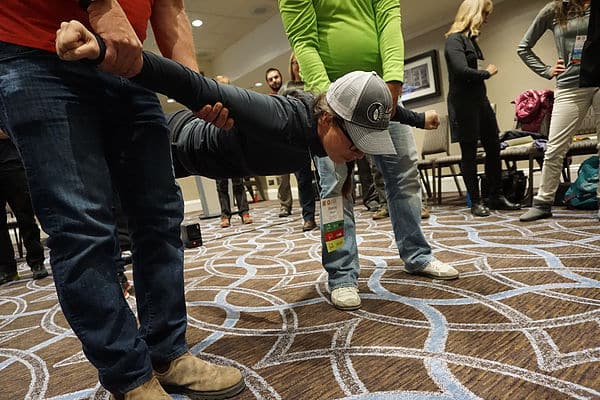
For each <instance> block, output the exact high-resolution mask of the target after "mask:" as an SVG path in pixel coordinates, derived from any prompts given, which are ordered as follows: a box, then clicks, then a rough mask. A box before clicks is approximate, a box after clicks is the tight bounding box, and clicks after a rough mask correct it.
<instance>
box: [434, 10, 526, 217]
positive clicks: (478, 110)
mask: <svg viewBox="0 0 600 400" xmlns="http://www.w3.org/2000/svg"><path fill="white" fill-rule="evenodd" d="M492 9H493V4H492V1H491V0H464V1H463V2H462V4H461V5H460V7H459V8H458V12H457V13H456V17H455V19H454V23H453V24H452V26H451V27H450V30H449V31H448V32H447V33H446V47H445V51H444V55H445V57H446V63H447V65H448V80H449V81H450V88H449V91H448V117H449V121H450V130H451V135H452V140H453V141H458V142H459V143H460V149H461V153H462V160H461V165H460V167H461V171H462V175H463V179H464V181H465V185H466V186H467V191H468V192H469V195H470V197H471V201H472V207H471V213H472V214H473V215H475V216H478V217H486V216H488V215H490V208H491V209H497V210H517V209H519V208H520V205H518V204H514V203H511V202H510V201H508V200H507V199H506V197H504V195H503V193H502V185H501V166H500V142H499V138H498V123H497V122H496V116H495V115H494V111H493V110H492V107H491V106H490V102H489V100H488V98H487V94H486V88H485V83H484V81H485V80H486V79H489V78H491V77H492V76H494V75H495V74H496V73H497V72H498V69H497V68H496V66H495V65H492V64H490V65H488V66H487V67H486V68H485V69H479V68H478V65H477V64H478V60H483V54H482V52H481V49H480V48H479V46H478V44H477V37H478V35H479V28H480V27H481V26H482V25H483V24H485V23H486V22H487V18H488V15H489V14H490V13H491V12H492ZM478 141H481V144H482V145H483V148H484V150H485V154H486V156H485V174H486V176H487V178H488V182H489V199H488V202H487V206H486V205H485V204H484V203H483V201H482V199H481V193H480V191H479V183H478V180H477V160H476V157H477V145H478ZM488 207H489V208H488Z"/></svg>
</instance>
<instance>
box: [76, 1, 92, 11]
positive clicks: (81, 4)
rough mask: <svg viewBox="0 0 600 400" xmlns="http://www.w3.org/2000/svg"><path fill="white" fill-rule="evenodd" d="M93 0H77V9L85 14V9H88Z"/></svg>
mask: <svg viewBox="0 0 600 400" xmlns="http://www.w3.org/2000/svg"><path fill="white" fill-rule="evenodd" d="M93 2H94V0H77V3H78V4H79V7H81V8H82V9H83V11H85V12H87V9H88V8H89V7H90V4H92V3H93Z"/></svg>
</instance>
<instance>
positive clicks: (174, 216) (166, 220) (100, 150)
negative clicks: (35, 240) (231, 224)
mask: <svg viewBox="0 0 600 400" xmlns="http://www.w3.org/2000/svg"><path fill="white" fill-rule="evenodd" d="M150 16H151V21H152V27H153V30H154V33H155V37H156V41H157V43H158V46H159V48H160V49H161V52H162V53H163V54H165V55H167V56H169V57H171V58H173V59H176V60H179V61H180V62H182V63H184V64H186V65H189V66H190V67H191V68H192V69H194V70H197V68H198V67H197V65H196V59H195V55H194V46H193V40H192V35H191V27H190V23H189V21H188V18H187V16H186V14H185V11H184V9H183V1H181V0H154V1H150V0H140V1H136V2H123V8H122V7H121V5H120V3H119V2H118V1H116V0H95V1H91V0H87V1H86V0H80V1H79V2H76V1H61V2H47V3H40V2H37V1H33V0H4V1H3V2H2V7H0V127H2V129H4V130H5V131H6V132H7V134H8V135H9V136H10V137H11V139H12V140H13V142H14V143H15V145H16V146H17V148H18V149H19V152H20V154H21V156H22V161H23V164H24V166H25V170H26V173H27V178H28V181H29V187H30V193H31V198H32V201H33V206H34V210H35V212H36V215H37V217H38V219H39V220H40V222H41V225H42V228H43V229H44V231H45V232H47V233H48V235H49V238H48V241H47V244H48V247H49V248H50V264H51V265H52V271H53V276H54V282H55V286H56V291H57V295H58V299H59V302H60V305H61V308H62V311H63V313H64V315H65V318H66V319H67V321H68V323H69V325H70V326H71V328H72V329H73V332H74V333H75V334H76V335H77V337H78V338H79V340H80V341H81V343H82V347H83V351H84V353H85V355H86V357H87V358H88V360H89V361H90V362H91V363H92V364H93V365H94V367H96V369H97V370H98V374H99V379H100V383H101V384H102V385H103V386H104V387H105V388H106V389H107V390H108V391H110V392H111V393H112V394H113V396H114V397H115V398H118V399H123V398H125V399H170V397H169V395H168V394H167V393H166V392H165V390H164V389H163V387H161V385H164V387H165V388H168V390H169V391H171V392H174V393H185V394H186V395H188V396H190V397H196V398H197V397H204V398H211V397H217V396H220V397H227V396H233V395H235V394H236V393H238V392H240V391H241V390H242V389H243V388H244V381H243V378H242V375H241V373H240V372H239V371H238V370H237V369H235V368H232V367H224V366H216V365H212V364H209V363H206V362H204V361H202V360H200V359H199V358H197V357H195V356H193V355H191V354H190V353H189V352H188V346H187V342H186V338H185V333H186V326H187V316H186V303H185V298H184V284H183V245H182V242H181V238H180V223H181V221H182V219H183V201H182V197H181V191H180V189H179V187H178V185H177V183H176V182H175V179H174V176H173V165H172V160H171V154H170V140H169V129H168V127H167V125H166V121H165V117H164V114H163V112H162V109H161V106H160V102H159V100H158V98H157V97H156V95H155V94H153V93H151V92H149V91H148V90H146V89H143V88H141V87H140V86H138V85H135V84H133V83H130V82H129V81H127V80H124V79H123V78H121V77H119V76H115V75H112V74H109V73H107V71H108V72H114V73H119V74H122V75H125V76H130V75H131V74H133V73H134V71H136V70H138V69H139V68H140V67H141V65H142V58H141V52H142V40H143V39H144V38H145V36H146V28H147V25H148V19H149V18H150ZM74 18H78V19H81V20H83V21H85V22H86V24H88V26H90V27H91V28H92V29H93V30H94V31H95V32H97V33H98V34H101V35H103V36H104V38H105V39H106V47H105V49H106V52H105V53H104V55H105V57H104V60H103V62H102V63H101V64H100V65H99V68H97V67H96V66H95V65H93V63H83V62H76V63H72V62H65V61H61V60H60V59H59V58H58V57H57V55H56V53H55V51H56V50H55V43H54V42H55V37H56V29H57V28H58V27H59V26H60V25H61V21H65V20H71V19H74ZM113 184H114V185H115V187H116V188H117V191H118V193H119V195H120V199H121V204H122V206H123V211H124V213H125V215H126V216H127V218H128V226H129V230H130V233H131V240H132V243H133V245H132V248H133V264H134V282H135V287H136V298H137V308H138V316H139V326H138V321H137V320H136V318H135V316H134V314H133V313H132V312H131V310H130V308H129V305H128V304H127V302H126V300H125V298H124V297H123V296H122V295H121V290H122V289H121V286H120V284H119V282H118V280H117V274H116V265H115V260H116V259H117V256H118V255H117V253H116V252H117V251H118V245H117V238H116V229H115V217H114V213H113V212H112V205H113V201H112V185H113Z"/></svg>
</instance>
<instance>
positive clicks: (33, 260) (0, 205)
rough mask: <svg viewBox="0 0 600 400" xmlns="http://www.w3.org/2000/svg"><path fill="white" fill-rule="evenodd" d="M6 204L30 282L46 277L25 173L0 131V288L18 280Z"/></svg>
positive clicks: (42, 247) (15, 150) (5, 137)
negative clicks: (17, 236) (17, 227)
mask: <svg viewBox="0 0 600 400" xmlns="http://www.w3.org/2000/svg"><path fill="white" fill-rule="evenodd" d="M7 203H8V205H9V206H10V209H11V210H12V212H13V213H14V214H15V218H16V219H17V225H18V226H19V234H20V235H21V237H22V238H23V245H24V246H25V250H26V251H27V255H26V256H25V260H26V261H27V265H29V268H31V272H32V275H33V279H41V278H45V277H47V276H48V271H47V270H46V267H44V246H42V243H41V241H40V229H39V228H38V225H37V223H36V222H35V215H34V214H33V208H32V207H31V199H30V197H29V189H28V188H27V178H26V177H25V170H24V169H23V164H22V163H21V159H20V158H19V153H17V149H16V147H15V146H14V144H13V143H12V142H11V141H10V139H9V138H8V136H6V134H5V133H4V132H3V131H2V130H0V285H2V284H3V283H6V282H11V281H14V280H17V279H19V273H18V272H17V261H16V260H15V251H14V248H13V244H12V242H11V240H10V235H9V232H8V224H7V220H6V212H5V211H4V209H5V208H6V204H7Z"/></svg>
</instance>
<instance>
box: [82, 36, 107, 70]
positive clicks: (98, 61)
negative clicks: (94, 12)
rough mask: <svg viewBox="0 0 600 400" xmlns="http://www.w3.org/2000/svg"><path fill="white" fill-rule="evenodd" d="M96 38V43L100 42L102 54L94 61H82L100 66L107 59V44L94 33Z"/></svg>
mask: <svg viewBox="0 0 600 400" xmlns="http://www.w3.org/2000/svg"><path fill="white" fill-rule="evenodd" d="M94 37H95V38H96V42H98V47H99V48H100V53H99V54H98V57H96V58H95V59H93V60H90V59H85V60H81V61H82V62H84V63H86V64H92V65H99V64H101V63H102V61H104V57H106V43H104V39H102V36H100V35H97V34H95V33H94Z"/></svg>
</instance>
